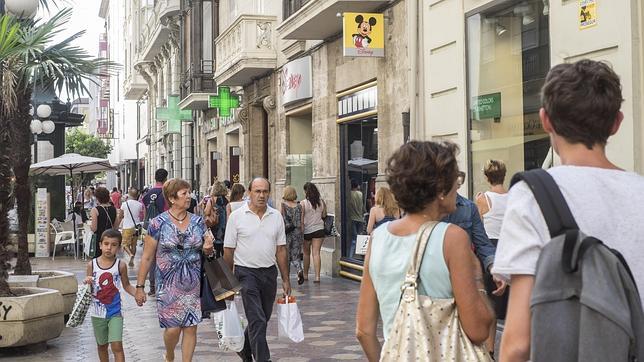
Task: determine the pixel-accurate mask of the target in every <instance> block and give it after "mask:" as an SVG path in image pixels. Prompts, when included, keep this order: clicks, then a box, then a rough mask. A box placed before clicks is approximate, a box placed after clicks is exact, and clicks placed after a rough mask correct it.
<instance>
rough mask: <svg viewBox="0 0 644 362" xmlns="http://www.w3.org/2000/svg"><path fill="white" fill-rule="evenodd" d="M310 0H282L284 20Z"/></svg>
mask: <svg viewBox="0 0 644 362" xmlns="http://www.w3.org/2000/svg"><path fill="white" fill-rule="evenodd" d="M309 1H310V0H284V2H283V6H284V14H283V15H284V20H286V19H288V17H289V16H291V15H293V14H295V13H296V12H297V11H298V10H300V9H301V8H302V7H303V6H304V5H306V3H308V2H309Z"/></svg>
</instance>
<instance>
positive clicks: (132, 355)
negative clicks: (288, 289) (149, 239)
mask: <svg viewBox="0 0 644 362" xmlns="http://www.w3.org/2000/svg"><path fill="white" fill-rule="evenodd" d="M139 255H140V252H139ZM31 260H32V266H33V268H34V270H51V269H54V270H64V271H69V272H73V273H75V274H76V276H77V279H78V280H79V281H81V280H82V279H83V278H84V276H85V262H82V261H80V260H74V258H73V257H71V258H70V257H60V258H59V257H57V258H56V260H55V261H54V262H52V261H51V259H35V258H32V259H31ZM137 266H138V260H137V261H136V266H135V267H134V270H130V271H129V273H128V274H129V277H130V280H132V282H133V283H134V281H135V278H136V272H137ZM292 279H294V280H295V278H294V277H292ZM278 286H279V290H278V293H279V292H281V282H278ZM293 289H294V291H295V292H294V295H295V296H296V297H297V299H298V307H299V308H300V313H301V314H302V319H303V324H304V341H303V342H301V343H292V342H290V341H282V340H278V338H277V312H276V311H274V312H273V315H272V318H271V320H270V322H269V325H268V333H267V335H268V337H267V338H268V341H269V347H270V349H271V354H272V357H273V360H274V361H291V362H296V361H334V360H365V358H364V355H363V353H362V350H361V348H360V345H359V344H358V342H357V340H356V339H355V336H354V333H355V332H354V331H355V313H356V304H357V299H358V293H359V284H358V283H357V282H353V281H350V280H346V279H342V278H325V277H323V278H322V282H321V283H320V284H314V283H313V282H312V281H311V280H310V281H308V282H305V284H303V285H301V286H297V282H295V283H294V285H293ZM238 307H239V310H240V311H243V309H242V308H241V301H238ZM123 343H124V349H125V355H126V359H127V360H129V361H162V360H163V358H162V353H163V351H164V347H163V338H162V330H161V328H160V327H159V323H158V319H157V314H156V303H154V300H153V299H152V300H150V299H149V300H148V302H147V303H146V304H145V305H144V306H143V307H141V308H139V307H137V306H136V303H135V302H134V298H132V297H131V296H129V295H127V294H126V295H125V297H124V331H123ZM176 356H177V359H176V360H177V361H179V360H180V356H181V352H180V345H179V346H178V347H177V351H176ZM0 360H7V361H16V362H18V361H30V362H31V361H33V362H36V361H48V362H52V361H98V355H97V353H96V343H95V340H94V335H93V332H92V326H91V322H90V320H89V318H87V319H86V320H85V322H84V323H83V325H82V326H81V327H78V328H65V329H64V331H63V333H62V335H61V336H60V337H59V338H56V339H54V340H51V341H49V342H47V344H46V346H38V347H34V348H30V349H25V348H17V349H13V350H9V351H7V350H0ZM194 361H240V359H239V357H237V355H236V354H234V353H230V352H228V353H223V352H221V351H220V350H219V347H218V342H217V335H216V332H215V329H214V325H213V322H212V320H210V319H207V320H204V321H203V322H202V323H201V324H200V325H199V328H198V334H197V347H196V350H195V356H194Z"/></svg>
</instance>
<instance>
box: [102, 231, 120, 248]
mask: <svg viewBox="0 0 644 362" xmlns="http://www.w3.org/2000/svg"><path fill="white" fill-rule="evenodd" d="M105 238H111V239H117V240H118V241H119V245H121V243H122V242H123V235H121V232H120V231H118V230H116V229H107V230H105V231H103V233H102V234H101V241H100V242H101V243H102V242H103V239H105Z"/></svg>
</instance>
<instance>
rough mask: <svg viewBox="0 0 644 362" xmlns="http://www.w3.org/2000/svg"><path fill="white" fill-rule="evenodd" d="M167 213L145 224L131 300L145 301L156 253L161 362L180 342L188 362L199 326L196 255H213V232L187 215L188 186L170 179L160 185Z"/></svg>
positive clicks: (198, 261) (197, 218)
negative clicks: (143, 240)
mask: <svg viewBox="0 0 644 362" xmlns="http://www.w3.org/2000/svg"><path fill="white" fill-rule="evenodd" d="M163 196H164V198H165V199H166V200H168V202H169V205H170V209H169V210H168V211H166V212H164V213H162V214H160V215H159V216H157V217H156V218H154V219H152V220H151V221H150V226H149V228H148V235H147V236H146V237H145V244H144V248H143V257H142V258H141V267H140V269H139V275H138V277H137V285H136V288H137V291H136V296H135V298H136V301H137V304H138V305H139V306H141V305H143V303H145V301H146V295H145V291H144V290H143V288H144V283H145V278H146V276H147V274H148V271H149V269H150V265H151V263H152V260H153V259H154V256H155V255H156V260H157V263H156V268H155V270H153V271H152V272H153V273H156V278H157V279H156V281H157V285H156V288H157V294H156V296H157V313H158V315H159V324H160V325H161V328H164V329H165V330H164V332H163V341H164V342H165V348H166V352H165V355H164V358H165V361H174V348H175V347H176V345H177V343H178V342H179V338H180V337H181V335H182V334H183V339H182V342H181V354H182V361H192V355H193V353H194V350H195V346H196V344H197V324H199V322H201V317H202V313H201V299H200V297H199V295H200V293H199V292H200V287H201V253H202V252H203V253H205V254H206V255H210V254H212V253H213V251H214V246H213V238H212V234H211V233H209V232H207V228H206V225H205V223H204V221H203V219H202V218H201V217H200V216H197V215H194V214H191V213H189V212H188V208H189V207H190V184H189V183H188V182H187V181H185V180H182V179H170V180H168V181H166V183H165V184H164V185H163Z"/></svg>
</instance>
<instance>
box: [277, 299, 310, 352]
mask: <svg viewBox="0 0 644 362" xmlns="http://www.w3.org/2000/svg"><path fill="white" fill-rule="evenodd" d="M277 318H278V321H279V324H278V329H277V335H278V337H279V338H281V339H286V338H288V339H290V340H291V341H293V342H295V343H299V342H302V341H303V340H304V329H303V327H302V317H301V316H300V310H299V309H298V307H297V303H295V297H293V296H289V297H288V298H286V299H285V298H279V299H278V300H277Z"/></svg>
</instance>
